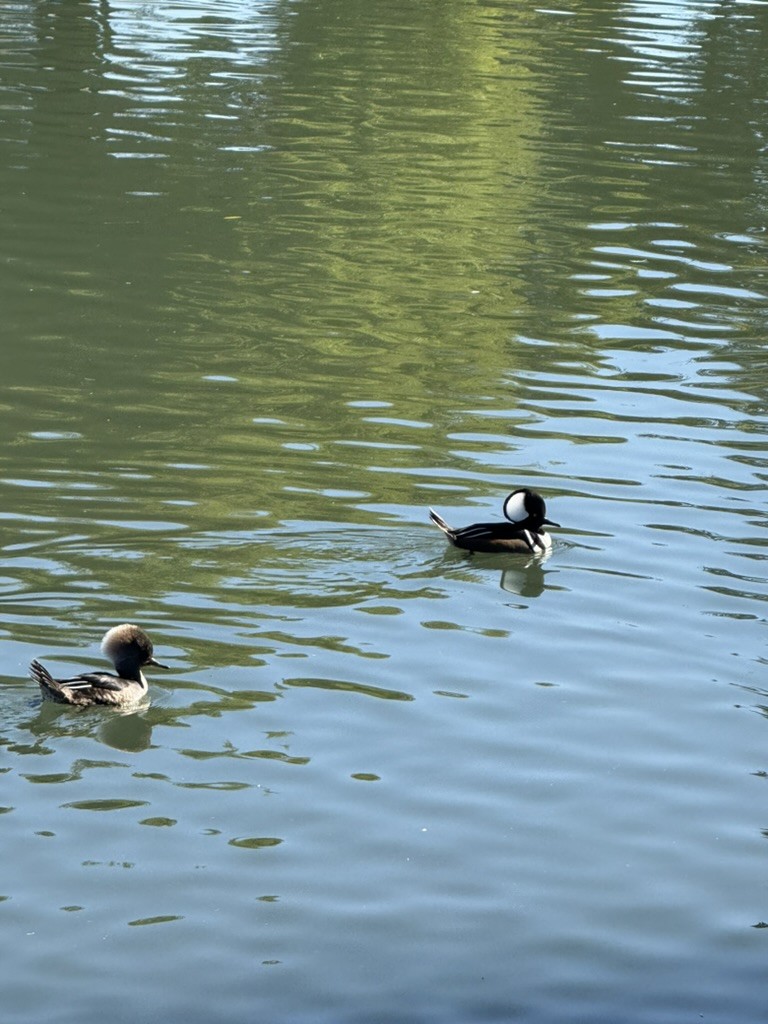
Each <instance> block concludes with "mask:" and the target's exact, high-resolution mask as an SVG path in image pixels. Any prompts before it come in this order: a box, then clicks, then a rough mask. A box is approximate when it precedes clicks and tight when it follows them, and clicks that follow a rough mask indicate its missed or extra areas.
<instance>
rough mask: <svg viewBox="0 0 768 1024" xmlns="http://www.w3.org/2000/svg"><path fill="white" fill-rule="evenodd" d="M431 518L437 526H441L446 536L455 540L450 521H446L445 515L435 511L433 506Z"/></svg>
mask: <svg viewBox="0 0 768 1024" xmlns="http://www.w3.org/2000/svg"><path fill="white" fill-rule="evenodd" d="M429 518H430V519H431V520H432V522H433V523H434V524H435V526H437V527H439V528H440V529H441V530H442V531H443V533H444V534H445V535H446V537H450V538H451V540H453V534H454V531H453V528H452V527H450V526H449V525H448V523H446V521H445V520H444V519H443V517H442V516H441V515H438V513H437V512H435V510H434V509H433V508H431V509H430V510H429Z"/></svg>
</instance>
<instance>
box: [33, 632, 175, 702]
mask: <svg viewBox="0 0 768 1024" xmlns="http://www.w3.org/2000/svg"><path fill="white" fill-rule="evenodd" d="M101 650H102V652H103V653H104V654H105V655H106V657H107V658H109V660H110V661H111V662H112V664H113V665H114V666H115V671H116V672H117V675H114V674H113V673H112V672H84V673H83V674H82V675H79V676H72V677H71V678H70V679H54V678H53V676H52V675H51V673H50V672H49V671H48V669H47V668H45V666H44V665H41V664H40V662H39V661H33V662H32V664H31V665H30V672H31V673H32V678H33V679H34V680H35V681H36V682H37V683H38V684H39V686H40V692H41V693H42V695H43V700H51V701H55V702H56V703H57V704H75V705H78V706H81V707H82V706H85V705H93V704H108V705H111V706H113V707H116V706H119V707H125V706H126V705H130V704H135V703H136V702H137V701H139V700H141V698H142V697H143V696H144V695H145V694H146V692H147V689H148V685H147V680H146V679H145V678H144V673H143V672H142V671H141V670H142V668H143V667H144V666H145V665H154V666H155V668H168V666H167V665H161V664H160V662H159V661H155V659H154V657H153V656H152V641H151V640H150V639H149V637H148V636H147V634H146V633H145V632H144V630H143V629H139V627H138V626H129V625H127V624H126V625H122V626H114V627H113V628H112V629H110V630H109V632H108V633H106V634H105V635H104V639H103V640H102V641H101Z"/></svg>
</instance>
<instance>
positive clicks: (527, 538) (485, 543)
mask: <svg viewBox="0 0 768 1024" xmlns="http://www.w3.org/2000/svg"><path fill="white" fill-rule="evenodd" d="M502 511H503V512H504V516H505V517H506V519H507V522H506V523H474V524H473V525H472V526H463V527H461V528H460V529H458V530H454V529H453V527H452V526H449V525H448V523H446V521H445V520H444V519H443V517H442V516H440V515H438V514H437V512H435V510H434V509H432V508H431V509H430V510H429V518H430V519H431V520H432V522H433V523H434V524H435V526H439V527H440V529H441V530H442V531H443V533H444V534H445V535H446V537H447V538H448V540H449V541H450V542H451V544H453V545H454V547H457V548H463V549H464V550H465V551H469V552H470V553H471V552H473V551H484V552H488V553H490V554H503V553H505V552H518V553H520V554H524V555H531V554H534V555H536V554H544V553H546V552H547V551H549V550H550V549H551V547H552V538H551V537H550V535H549V534H548V533H547V531H546V530H545V529H544V527H545V526H559V525H560V524H559V523H553V522H552V520H551V519H547V518H546V516H547V506H546V505H545V504H544V499H543V498H542V497H541V495H540V494H537V493H536V492H535V491H531V490H529V489H528V488H527V487H521V488H519V489H518V490H516V491H512V493H511V494H509V495H507V497H506V498H505V499H504V505H503V506H502Z"/></svg>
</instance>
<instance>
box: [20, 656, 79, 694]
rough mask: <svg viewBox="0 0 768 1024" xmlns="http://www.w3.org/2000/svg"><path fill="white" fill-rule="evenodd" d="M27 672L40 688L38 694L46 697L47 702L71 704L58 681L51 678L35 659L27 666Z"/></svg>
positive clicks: (43, 666)
mask: <svg viewBox="0 0 768 1024" xmlns="http://www.w3.org/2000/svg"><path fill="white" fill-rule="evenodd" d="M29 672H30V675H31V676H32V678H33V679H34V680H35V682H36V683H37V685H38V686H39V687H40V692H41V693H42V695H43V697H47V698H48V699H49V700H55V701H56V703H57V704H69V703H71V702H70V700H69V699H68V697H67V693H66V691H65V690H64V689H63V688H62V687H61V686H60V685H59V683H58V681H57V680H56V679H54V678H53V676H52V675H51V673H50V672H49V671H48V669H47V668H46V667H45V665H41V664H40V662H39V661H38V660H37V659H35V660H34V661H33V662H32V664H31V665H30V666H29Z"/></svg>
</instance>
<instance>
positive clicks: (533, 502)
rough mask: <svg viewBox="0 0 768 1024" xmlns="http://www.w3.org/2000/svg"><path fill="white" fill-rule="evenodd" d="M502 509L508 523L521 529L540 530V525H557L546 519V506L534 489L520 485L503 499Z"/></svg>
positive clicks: (557, 524)
mask: <svg viewBox="0 0 768 1024" xmlns="http://www.w3.org/2000/svg"><path fill="white" fill-rule="evenodd" d="M503 511H504V515H505V516H506V518H507V519H508V520H509V521H510V523H514V524H515V526H519V527H520V529H521V530H536V531H539V530H541V528H542V526H559V525H560V524H559V523H553V522H552V520H551V519H547V506H546V505H545V504H544V499H543V498H542V496H541V495H540V494H537V493H536V491H531V490H529V489H528V488H527V487H520V488H518V490H516V491H512V493H511V494H510V495H508V496H507V497H506V498H505V499H504V505H503Z"/></svg>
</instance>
